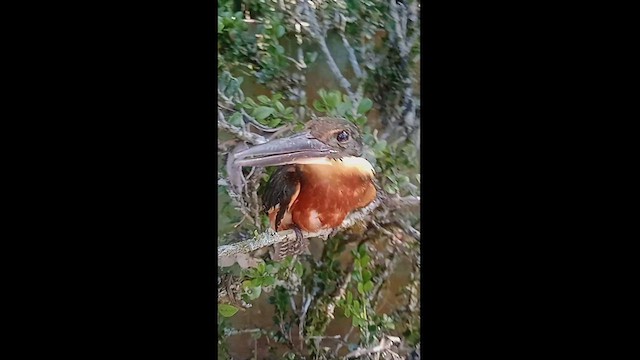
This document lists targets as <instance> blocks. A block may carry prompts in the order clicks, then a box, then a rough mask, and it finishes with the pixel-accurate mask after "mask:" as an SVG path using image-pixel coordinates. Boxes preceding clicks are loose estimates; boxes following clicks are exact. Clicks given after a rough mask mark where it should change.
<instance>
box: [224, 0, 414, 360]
mask: <svg viewBox="0 0 640 360" xmlns="http://www.w3.org/2000/svg"><path fill="white" fill-rule="evenodd" d="M419 9H420V8H419V3H418V2H417V1H415V0H414V1H396V0H391V1H384V0H365V1H359V0H358V1H356V0H353V1H344V0H334V1H285V0H223V1H219V2H218V24H217V25H218V41H217V42H218V44H217V46H218V69H217V70H218V127H219V129H220V131H219V139H218V150H219V152H218V174H219V175H218V194H219V200H218V201H219V202H218V210H219V219H218V223H219V233H218V241H219V244H220V245H222V244H228V243H231V242H235V241H240V240H245V239H249V238H251V237H253V236H254V235H256V234H258V233H261V232H263V231H265V230H267V228H268V219H267V218H266V216H265V214H263V213H262V212H261V210H262V207H261V204H260V201H259V197H260V193H261V191H262V190H261V189H262V188H263V187H262V186H263V185H264V184H265V182H266V181H267V180H268V178H269V176H270V175H271V173H272V172H273V169H272V168H266V169H264V168H253V169H245V170H244V171H243V172H242V173H240V174H238V173H234V172H233V171H231V169H230V168H229V167H228V166H227V162H228V154H229V153H230V152H232V151H234V150H235V149H238V148H241V147H243V146H247V145H251V144H257V143H261V142H264V141H267V140H268V139H270V138H272V137H278V136H281V135H287V134H289V133H291V132H292V131H296V130H299V129H301V128H302V127H303V125H304V123H305V122H306V121H308V119H310V118H313V117H315V116H325V115H331V116H340V117H344V118H346V119H349V120H350V121H352V122H354V123H355V124H357V125H358V126H359V127H360V128H361V130H362V132H363V134H364V141H365V145H366V146H365V154H364V156H365V157H366V158H367V159H368V160H369V161H370V162H371V163H372V164H374V167H375V168H376V171H377V174H376V182H377V184H378V186H379V187H380V189H381V191H380V193H381V195H382V196H383V197H384V198H385V199H391V198H393V199H406V198H413V199H418V201H419V195H420V194H419V184H420V171H419V160H420V141H419V131H420V118H419V114H420V112H419V107H420V100H419V98H420V93H419V81H418V79H419V60H420V42H419ZM419 240H420V225H419V213H418V211H417V208H416V207H415V206H413V207H412V206H408V207H405V208H403V209H401V210H398V211H396V210H394V211H391V210H387V211H385V208H384V206H383V207H382V209H381V211H379V212H378V213H376V215H375V216H371V218H369V219H367V220H366V221H364V222H363V223H362V224H359V225H358V226H354V227H353V228H351V229H349V230H348V231H344V232H341V233H338V234H336V235H335V236H332V237H330V238H329V239H328V240H326V241H325V240H322V239H312V242H311V248H310V250H311V254H306V255H301V256H298V257H296V258H287V259H286V260H284V261H282V262H279V263H276V262H272V261H271V260H269V258H268V257H266V256H264V254H262V253H258V254H247V256H246V257H245V258H243V261H238V263H237V264H234V265H233V266H230V267H225V268H220V269H219V274H220V276H219V279H218V281H219V284H218V286H219V300H218V302H219V304H218V311H219V315H220V316H219V318H218V343H219V354H218V357H219V359H231V358H233V359H249V358H257V359H271V358H272V359H281V358H286V359H336V358H339V357H346V358H376V357H377V358H383V359H386V358H389V359H391V358H401V357H402V358H405V357H416V356H417V354H419V344H420V328H419V327H420V312H419V291H418V290H419V285H420V278H419V266H420V262H419V258H420V247H419Z"/></svg>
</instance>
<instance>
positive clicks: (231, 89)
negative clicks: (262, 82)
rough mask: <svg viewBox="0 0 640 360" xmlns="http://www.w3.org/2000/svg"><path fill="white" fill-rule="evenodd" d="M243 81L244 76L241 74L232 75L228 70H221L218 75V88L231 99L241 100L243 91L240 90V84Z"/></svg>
mask: <svg viewBox="0 0 640 360" xmlns="http://www.w3.org/2000/svg"><path fill="white" fill-rule="evenodd" d="M243 81H244V78H242V77H241V76H239V77H234V76H232V75H231V73H229V72H228V71H223V72H222V74H220V76H219V77H218V90H219V91H220V92H222V93H223V94H224V96H226V97H227V98H229V100H231V101H233V100H234V99H237V100H238V101H243V100H244V93H243V92H242V89H240V85H242V82H243Z"/></svg>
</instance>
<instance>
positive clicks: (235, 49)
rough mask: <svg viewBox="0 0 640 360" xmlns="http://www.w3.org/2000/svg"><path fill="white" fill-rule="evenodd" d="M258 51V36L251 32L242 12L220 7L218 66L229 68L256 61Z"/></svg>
mask: <svg viewBox="0 0 640 360" xmlns="http://www.w3.org/2000/svg"><path fill="white" fill-rule="evenodd" d="M221 49H222V50H223V51H220V50H221ZM256 51H257V46H256V38H255V36H254V35H253V34H251V33H250V32H249V25H248V24H247V23H246V22H245V21H244V20H243V16H242V12H240V11H237V12H233V11H231V10H230V9H229V8H228V7H225V6H222V7H218V67H219V68H227V69H228V68H229V67H232V66H234V65H238V64H247V63H252V62H255V61H254V60H253V59H254V58H255V56H256ZM245 66H246V65H245Z"/></svg>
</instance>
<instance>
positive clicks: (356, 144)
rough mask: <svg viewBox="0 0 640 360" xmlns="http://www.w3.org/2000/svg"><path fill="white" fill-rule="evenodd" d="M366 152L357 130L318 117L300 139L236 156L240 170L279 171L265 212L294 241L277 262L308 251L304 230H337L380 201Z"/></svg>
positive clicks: (281, 249)
mask: <svg viewBox="0 0 640 360" xmlns="http://www.w3.org/2000/svg"><path fill="white" fill-rule="evenodd" d="M362 149H363V141H362V136H361V134H360V131H359V130H358V128H357V126H356V125H355V124H353V123H352V122H350V121H348V120H346V119H342V118H337V117H319V118H314V119H311V120H309V121H308V122H307V123H306V124H305V127H304V129H303V130H302V131H301V132H299V133H296V134H293V135H292V136H289V137H285V138H280V139H275V140H271V141H268V142H266V143H264V144H260V145H256V146H253V147H250V148H248V149H246V150H243V151H239V152H238V153H236V154H235V159H234V162H235V164H236V165H237V166H240V167H248V166H263V167H264V166H277V169H276V170H275V172H274V173H273V174H272V176H271V177H270V179H269V181H268V182H267V184H266V188H265V190H264V192H263V196H262V202H263V207H264V211H265V212H266V213H267V214H268V216H269V223H270V226H271V228H272V229H273V230H274V231H282V230H288V229H292V230H294V232H295V234H296V238H295V239H294V240H290V241H284V242H280V243H276V244H275V245H274V254H273V255H274V256H273V259H274V260H280V259H282V258H284V257H286V256H287V255H299V254H301V253H302V252H303V251H304V250H305V249H306V247H307V245H308V244H307V243H306V240H305V239H304V238H303V235H302V232H301V230H303V231H306V232H317V231H320V230H325V229H337V228H339V227H340V225H341V224H342V222H343V221H344V219H345V218H346V216H347V215H348V214H349V213H351V212H352V211H354V210H356V209H359V208H362V207H365V206H367V205H368V204H370V203H371V202H372V201H373V200H374V199H375V198H376V194H377V190H376V185H375V183H374V179H375V170H374V168H373V166H372V165H371V163H370V162H369V161H368V160H366V159H364V158H363V157H362Z"/></svg>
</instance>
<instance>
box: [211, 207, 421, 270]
mask: <svg viewBox="0 0 640 360" xmlns="http://www.w3.org/2000/svg"><path fill="white" fill-rule="evenodd" d="M419 204H420V197H419V196H407V197H402V198H401V197H395V198H385V199H383V198H382V197H378V198H376V199H375V200H374V201H373V202H372V203H371V204H369V205H367V206H366V207H364V208H362V209H360V210H358V211H355V212H353V213H351V214H349V215H348V216H347V218H346V219H345V220H344V221H343V222H342V225H340V227H339V228H338V229H337V230H344V229H347V228H350V227H351V226H353V225H354V224H356V223H357V222H359V221H369V220H371V219H372V218H373V217H375V216H376V214H374V211H376V210H378V209H380V210H381V213H382V214H388V213H389V212H390V211H393V210H397V209H399V208H402V207H407V206H416V205H419ZM382 205H384V206H382ZM333 231H335V230H332V229H327V230H322V231H318V232H315V233H307V232H303V233H302V235H303V237H304V238H310V237H327V236H328V235H329V234H331V233H332V232H333ZM295 237H296V235H295V232H294V231H293V230H285V231H280V232H275V231H273V230H271V229H269V230H267V231H265V232H263V233H261V234H258V235H257V236H255V237H253V238H252V239H249V240H245V241H241V242H237V243H235V244H229V245H221V246H218V266H222V267H226V266H231V265H233V263H235V262H236V257H237V255H239V254H248V253H251V252H253V251H256V250H258V249H260V248H263V247H266V246H270V245H273V244H276V243H279V242H283V241H285V240H293V239H295Z"/></svg>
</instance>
